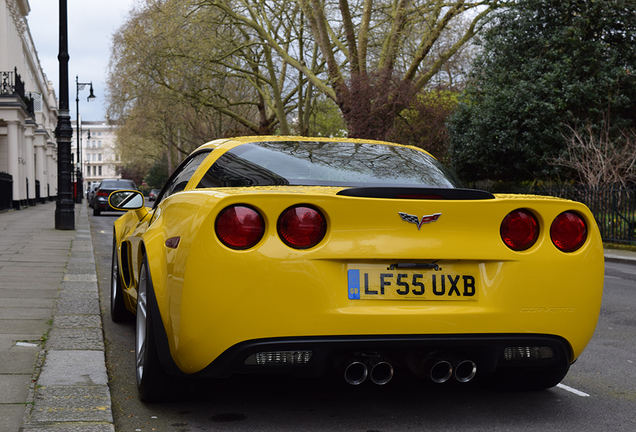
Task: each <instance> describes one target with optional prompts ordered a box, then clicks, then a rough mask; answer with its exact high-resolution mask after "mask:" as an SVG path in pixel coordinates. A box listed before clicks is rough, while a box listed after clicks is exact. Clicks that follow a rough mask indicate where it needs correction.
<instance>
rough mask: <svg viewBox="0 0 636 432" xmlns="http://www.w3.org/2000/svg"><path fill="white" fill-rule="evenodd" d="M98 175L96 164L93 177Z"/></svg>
mask: <svg viewBox="0 0 636 432" xmlns="http://www.w3.org/2000/svg"><path fill="white" fill-rule="evenodd" d="M96 175H97V167H96V166H94V167H93V177H94V176H96Z"/></svg>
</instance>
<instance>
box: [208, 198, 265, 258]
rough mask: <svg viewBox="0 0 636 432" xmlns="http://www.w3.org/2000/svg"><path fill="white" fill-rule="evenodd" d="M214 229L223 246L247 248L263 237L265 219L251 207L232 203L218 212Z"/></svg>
mask: <svg viewBox="0 0 636 432" xmlns="http://www.w3.org/2000/svg"><path fill="white" fill-rule="evenodd" d="M215 229H216V235H217V237H218V238H219V240H221V242H222V243H223V244H224V245H225V246H227V247H230V248H232V249H249V248H251V247H252V246H254V245H255V244H256V243H258V242H259V241H260V240H261V239H262V238H263V234H264V233H265V221H264V220H263V217H262V216H261V214H260V213H259V212H257V211H256V210H254V209H253V208H251V207H246V206H243V205H234V206H230V207H227V208H226V209H224V210H223V211H222V212H221V213H219V215H218V216H217V218H216V225H215Z"/></svg>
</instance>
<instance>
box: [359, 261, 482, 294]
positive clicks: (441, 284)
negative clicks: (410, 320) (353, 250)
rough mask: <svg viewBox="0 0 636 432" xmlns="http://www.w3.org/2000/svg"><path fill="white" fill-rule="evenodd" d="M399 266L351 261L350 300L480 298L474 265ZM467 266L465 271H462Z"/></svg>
mask: <svg viewBox="0 0 636 432" xmlns="http://www.w3.org/2000/svg"><path fill="white" fill-rule="evenodd" d="M394 267H395V266H390V267H389V266H385V265H384V266H364V265H350V266H349V267H348V269H347V287H348V292H349V299H350V300H460V301H461V300H463V301H466V300H468V301H474V300H477V297H478V293H479V287H478V284H477V277H475V275H474V274H473V273H474V272H473V273H471V272H470V271H466V270H474V269H475V268H474V267H471V268H470V269H468V268H465V267H466V266H462V267H464V268H454V267H453V266H444V268H443V269H442V268H441V267H437V266H435V267H436V268H430V269H429V268H427V269H401V268H394ZM462 270H463V271H462Z"/></svg>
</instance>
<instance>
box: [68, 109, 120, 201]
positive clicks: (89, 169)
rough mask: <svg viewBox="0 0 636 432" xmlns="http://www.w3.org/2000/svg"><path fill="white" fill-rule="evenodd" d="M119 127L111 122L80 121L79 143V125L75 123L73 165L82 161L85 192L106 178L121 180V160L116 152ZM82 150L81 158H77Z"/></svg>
mask: <svg viewBox="0 0 636 432" xmlns="http://www.w3.org/2000/svg"><path fill="white" fill-rule="evenodd" d="M116 140H117V126H116V125H113V124H112V123H110V122H109V121H82V120H80V141H79V143H78V142H77V124H76V122H75V121H73V141H72V143H71V148H72V152H73V155H72V157H73V163H74V164H77V161H78V160H79V161H80V165H81V166H80V169H81V172H82V177H83V189H82V190H83V191H84V192H86V190H87V189H88V188H89V187H90V185H91V184H92V183H94V182H101V181H102V180H103V179H106V178H111V179H112V178H121V175H120V174H119V166H121V159H120V157H119V155H118V153H117V151H116V147H115V142H116ZM78 144H79V147H78ZM77 148H80V154H79V156H80V158H79V159H78V158H77Z"/></svg>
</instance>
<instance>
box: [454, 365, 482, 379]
mask: <svg viewBox="0 0 636 432" xmlns="http://www.w3.org/2000/svg"><path fill="white" fill-rule="evenodd" d="M476 374H477V365H476V364H475V362H473V361H472V360H462V361H460V362H459V363H458V364H457V366H455V379H456V380H457V381H459V382H462V383H466V382H468V381H470V380H472V379H473V378H475V375H476Z"/></svg>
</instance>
